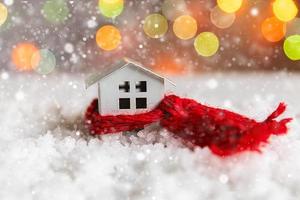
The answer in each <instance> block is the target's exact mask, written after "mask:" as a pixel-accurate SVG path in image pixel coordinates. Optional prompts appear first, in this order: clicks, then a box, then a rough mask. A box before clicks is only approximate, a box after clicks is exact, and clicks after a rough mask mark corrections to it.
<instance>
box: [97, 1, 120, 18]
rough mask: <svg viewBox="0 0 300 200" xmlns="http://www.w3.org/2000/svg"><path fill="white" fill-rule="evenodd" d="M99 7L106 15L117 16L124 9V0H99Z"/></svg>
mask: <svg viewBox="0 0 300 200" xmlns="http://www.w3.org/2000/svg"><path fill="white" fill-rule="evenodd" d="M99 8H100V11H101V13H102V15H104V16H105V17H109V18H115V17H117V16H119V15H120V14H121V13H122V12H123V9H124V0H99Z"/></svg>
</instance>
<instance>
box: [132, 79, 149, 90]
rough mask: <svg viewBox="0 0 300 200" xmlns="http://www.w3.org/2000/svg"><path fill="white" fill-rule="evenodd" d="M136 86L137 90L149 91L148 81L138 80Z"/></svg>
mask: <svg viewBox="0 0 300 200" xmlns="http://www.w3.org/2000/svg"><path fill="white" fill-rule="evenodd" d="M135 88H136V91H137V92H147V81H139V82H136V84H135Z"/></svg>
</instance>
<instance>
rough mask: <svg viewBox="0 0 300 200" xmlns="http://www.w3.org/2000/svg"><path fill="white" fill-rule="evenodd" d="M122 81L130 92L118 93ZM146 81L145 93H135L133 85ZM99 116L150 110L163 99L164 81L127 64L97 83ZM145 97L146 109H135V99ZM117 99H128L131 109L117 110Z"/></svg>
mask: <svg viewBox="0 0 300 200" xmlns="http://www.w3.org/2000/svg"><path fill="white" fill-rule="evenodd" d="M124 81H129V82H130V92H129V93H125V92H121V91H119V85H120V84H122V83H123V82H124ZM138 81H147V92H136V89H135V83H136V82H138ZM99 87H100V89H99V91H100V97H99V98H100V99H101V100H100V104H101V105H100V106H99V108H100V110H99V112H100V114H101V115H119V114H137V113H142V112H146V111H149V110H152V109H153V108H154V107H156V106H157V105H158V103H159V102H160V101H161V100H162V99H163V97H164V90H165V89H164V80H163V79H159V78H158V77H156V76H153V75H151V74H150V73H147V72H145V71H144V70H142V69H139V68H137V67H134V66H133V64H128V65H127V66H126V67H124V68H121V69H119V70H116V71H115V72H113V73H112V74H110V75H108V76H107V77H105V78H103V79H102V80H101V81H100V82H99ZM137 97H146V98H147V107H148V109H138V110H137V109H136V108H135V105H136V102H135V98H137ZM119 98H130V104H131V109H126V110H119Z"/></svg>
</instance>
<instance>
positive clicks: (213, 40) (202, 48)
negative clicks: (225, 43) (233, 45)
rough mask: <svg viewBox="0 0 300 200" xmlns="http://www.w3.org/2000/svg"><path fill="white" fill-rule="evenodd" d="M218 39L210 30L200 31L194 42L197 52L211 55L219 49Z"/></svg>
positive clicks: (202, 54) (205, 55) (207, 55)
mask: <svg viewBox="0 0 300 200" xmlns="http://www.w3.org/2000/svg"><path fill="white" fill-rule="evenodd" d="M219 45H220V44H219V39H218V37H217V36H216V35H215V34H214V33H212V32H203V33H200V34H199V35H198V36H197V37H196V39H195V42H194V47H195V49H196V51H197V53H198V54H199V55H201V56H204V57H210V56H213V55H214V54H215V53H216V52H217V51H218V49H219Z"/></svg>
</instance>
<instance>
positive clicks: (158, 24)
mask: <svg viewBox="0 0 300 200" xmlns="http://www.w3.org/2000/svg"><path fill="white" fill-rule="evenodd" d="M143 28H144V32H145V33H146V34H147V35H148V36H149V37H151V38H160V37H163V36H164V35H165V34H166V32H167V31H168V21H167V19H166V18H165V17H164V16H162V15H160V14H151V15H149V16H147V17H146V19H145V24H144V26H143Z"/></svg>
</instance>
